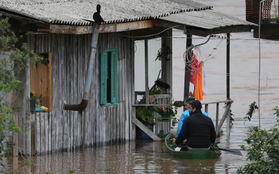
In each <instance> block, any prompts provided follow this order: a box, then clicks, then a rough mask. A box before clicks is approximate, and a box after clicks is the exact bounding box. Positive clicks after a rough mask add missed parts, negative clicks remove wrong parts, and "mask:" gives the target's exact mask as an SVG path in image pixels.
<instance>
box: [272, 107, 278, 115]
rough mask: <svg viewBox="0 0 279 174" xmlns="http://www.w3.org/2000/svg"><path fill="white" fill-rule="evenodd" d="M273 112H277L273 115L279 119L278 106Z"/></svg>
mask: <svg viewBox="0 0 279 174" xmlns="http://www.w3.org/2000/svg"><path fill="white" fill-rule="evenodd" d="M273 110H274V111H275V112H274V113H273V115H275V116H277V117H279V108H278V106H276V107H275V108H273Z"/></svg>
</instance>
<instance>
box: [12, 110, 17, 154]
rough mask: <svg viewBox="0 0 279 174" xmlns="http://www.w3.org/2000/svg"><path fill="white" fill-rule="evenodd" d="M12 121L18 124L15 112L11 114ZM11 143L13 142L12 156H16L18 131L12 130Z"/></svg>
mask: <svg viewBox="0 0 279 174" xmlns="http://www.w3.org/2000/svg"><path fill="white" fill-rule="evenodd" d="M13 121H14V124H15V125H16V126H18V115H17V112H16V113H15V114H14V116H13ZM13 143H14V144H15V145H14V146H13V156H14V157H17V156H18V133H17V132H15V131H13Z"/></svg>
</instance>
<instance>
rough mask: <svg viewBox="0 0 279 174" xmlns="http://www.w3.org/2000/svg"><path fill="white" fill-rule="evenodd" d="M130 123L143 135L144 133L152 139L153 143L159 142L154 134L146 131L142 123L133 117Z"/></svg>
mask: <svg viewBox="0 0 279 174" xmlns="http://www.w3.org/2000/svg"><path fill="white" fill-rule="evenodd" d="M132 122H133V123H134V124H135V125H136V126H137V127H139V128H140V129H141V130H142V131H143V132H144V133H146V134H147V135H148V136H149V137H150V138H152V139H153V140H154V141H161V139H160V138H159V137H158V136H157V135H156V134H154V133H153V132H152V131H151V130H150V129H148V128H147V127H146V126H145V125H144V124H142V122H140V121H139V120H138V119H137V118H135V117H133V118H132Z"/></svg>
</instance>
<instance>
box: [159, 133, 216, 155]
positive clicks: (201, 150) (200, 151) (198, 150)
mask: <svg viewBox="0 0 279 174" xmlns="http://www.w3.org/2000/svg"><path fill="white" fill-rule="evenodd" d="M165 144H166V146H167V148H168V149H169V151H170V152H171V153H172V154H173V155H174V156H175V157H178V158H184V159H217V158H219V157H220V155H221V151H219V150H215V151H212V150H208V149H204V148H193V149H192V150H191V151H175V148H176V147H180V148H181V146H176V147H174V146H173V145H172V142H171V141H170V134H168V135H167V136H166V137H165Z"/></svg>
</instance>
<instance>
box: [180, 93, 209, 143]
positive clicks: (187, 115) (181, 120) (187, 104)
mask: <svg viewBox="0 0 279 174" xmlns="http://www.w3.org/2000/svg"><path fill="white" fill-rule="evenodd" d="M194 100H196V99H195V98H188V99H187V100H186V102H185V109H186V110H185V111H184V112H183V113H182V114H181V116H180V118H179V122H178V126H177V131H176V136H175V138H177V137H178V135H179V133H180V131H181V128H182V125H183V121H184V119H185V118H187V117H189V116H190V113H189V108H190V105H189V102H191V101H194ZM202 113H203V115H205V116H208V114H207V113H206V112H204V111H202Z"/></svg>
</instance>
